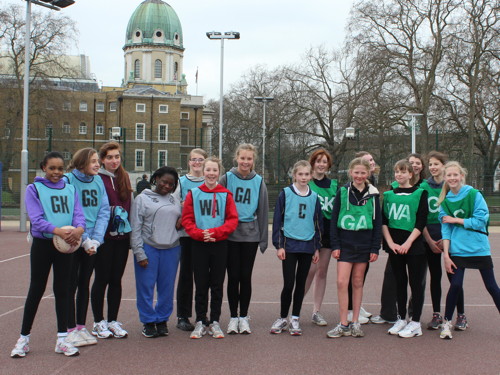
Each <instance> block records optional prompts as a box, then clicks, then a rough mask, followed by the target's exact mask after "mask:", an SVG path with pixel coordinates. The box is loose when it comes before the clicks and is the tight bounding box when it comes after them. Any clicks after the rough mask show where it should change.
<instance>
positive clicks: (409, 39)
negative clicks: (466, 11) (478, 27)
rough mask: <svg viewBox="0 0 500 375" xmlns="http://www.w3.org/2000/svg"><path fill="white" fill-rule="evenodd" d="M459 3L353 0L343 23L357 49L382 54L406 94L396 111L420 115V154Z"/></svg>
mask: <svg viewBox="0 0 500 375" xmlns="http://www.w3.org/2000/svg"><path fill="white" fill-rule="evenodd" d="M459 3H460V1H459V0H383V1H380V0H359V1H357V2H356V3H355V5H354V7H353V11H352V17H351V20H350V22H349V30H350V34H351V37H352V38H353V40H354V42H355V43H356V44H357V45H360V46H361V47H364V48H369V49H370V50H377V51H378V52H379V53H380V54H384V55H386V56H387V60H386V61H387V64H388V66H389V67H390V69H391V70H392V71H393V72H394V73H395V74H396V77H397V80H398V81H399V83H400V84H401V85H402V86H403V87H405V88H406V90H407V91H408V93H409V94H411V100H408V101H405V102H403V101H402V102H401V106H402V107H406V109H407V110H409V111H412V112H415V111H416V112H420V113H422V114H423V117H422V122H421V132H422V137H421V146H422V150H421V151H422V152H427V151H428V141H429V140H428V115H429V111H430V108H431V105H432V103H431V100H432V95H433V93H434V87H435V84H436V78H437V72H438V69H439V67H440V64H441V63H442V59H443V52H444V48H445V46H446V44H447V39H448V37H449V34H448V33H447V31H448V28H449V26H450V22H451V20H452V16H453V14H454V12H455V11H456V9H457V7H458V5H459Z"/></svg>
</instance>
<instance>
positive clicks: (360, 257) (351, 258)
mask: <svg viewBox="0 0 500 375" xmlns="http://www.w3.org/2000/svg"><path fill="white" fill-rule="evenodd" d="M370 254H371V253H367V252H355V251H351V250H348V249H344V250H342V249H341V250H340V258H339V259H338V261H339V262H349V263H367V262H369V261H370Z"/></svg>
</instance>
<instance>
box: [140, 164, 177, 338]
mask: <svg viewBox="0 0 500 375" xmlns="http://www.w3.org/2000/svg"><path fill="white" fill-rule="evenodd" d="M178 183H179V177H178V175H177V171H176V170H175V168H172V167H162V168H160V169H158V170H156V171H155V172H154V173H153V175H152V176H151V185H153V186H154V187H153V189H152V190H150V189H145V190H144V191H143V192H142V193H141V194H139V195H138V196H137V197H136V199H135V200H134V205H133V209H132V215H131V224H132V236H131V245H132V252H133V253H134V256H135V263H134V266H135V279H136V289H137V309H138V310H139V318H140V320H141V322H142V323H143V324H144V329H143V331H142V334H143V335H144V336H145V337H148V338H149V337H158V336H167V335H168V329H167V321H168V319H169V317H170V315H171V314H172V310H173V305H174V303H173V299H174V284H175V277H176V274H177V267H178V265H179V256H180V251H181V248H180V246H179V233H178V228H177V224H176V223H177V220H178V219H179V217H180V216H181V204H180V201H179V199H178V198H176V197H175V196H174V195H173V192H174V191H175V189H176V188H177V185H178ZM155 286H156V293H157V297H158V301H157V303H156V305H154V304H153V297H154V289H155Z"/></svg>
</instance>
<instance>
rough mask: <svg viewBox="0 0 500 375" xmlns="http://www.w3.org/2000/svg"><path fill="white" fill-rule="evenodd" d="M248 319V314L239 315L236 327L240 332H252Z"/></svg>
mask: <svg viewBox="0 0 500 375" xmlns="http://www.w3.org/2000/svg"><path fill="white" fill-rule="evenodd" d="M249 321H250V317H249V316H241V317H240V321H239V325H238V329H239V331H240V333H246V334H250V333H252V330H251V329H250V323H249Z"/></svg>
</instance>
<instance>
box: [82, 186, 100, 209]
mask: <svg viewBox="0 0 500 375" xmlns="http://www.w3.org/2000/svg"><path fill="white" fill-rule="evenodd" d="M81 203H82V206H83V207H97V206H98V205H99V199H98V192H97V190H94V189H92V190H88V189H84V190H82V202H81Z"/></svg>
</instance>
